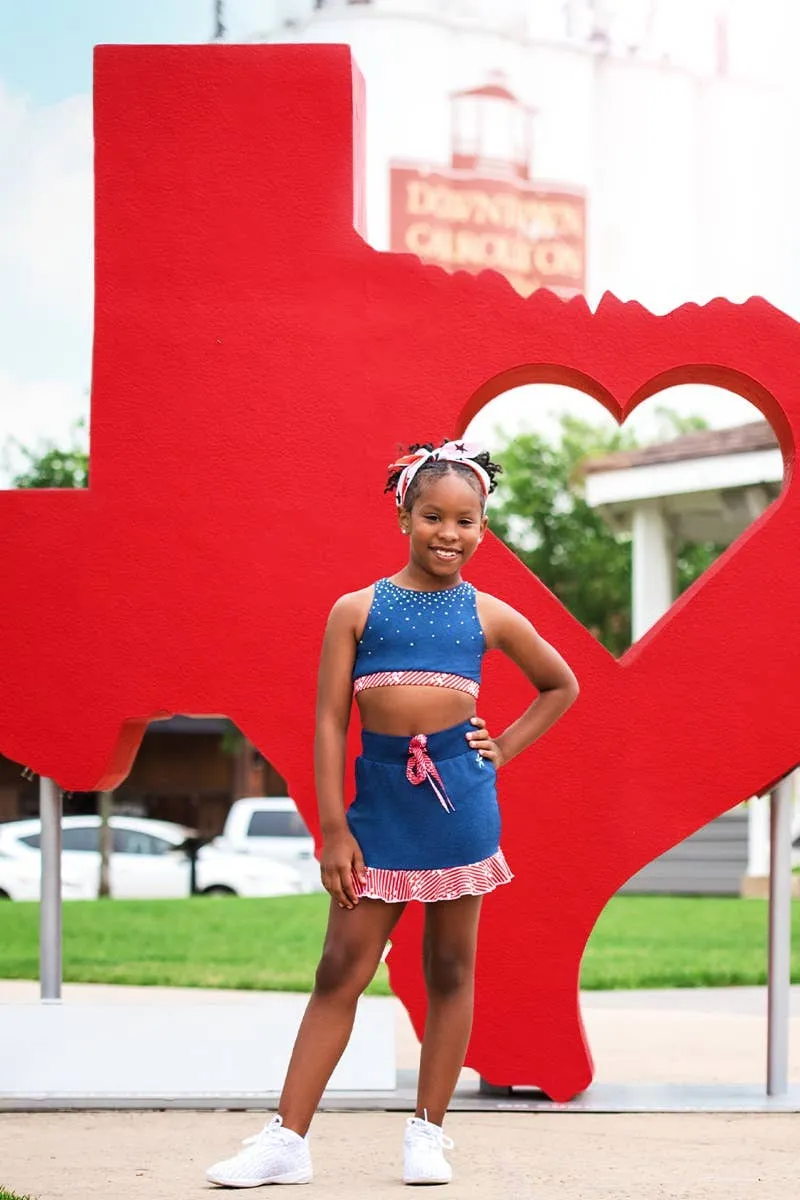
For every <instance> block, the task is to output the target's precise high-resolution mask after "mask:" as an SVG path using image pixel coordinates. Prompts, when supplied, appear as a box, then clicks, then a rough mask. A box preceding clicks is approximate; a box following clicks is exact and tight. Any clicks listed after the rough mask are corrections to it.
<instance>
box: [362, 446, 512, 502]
mask: <svg viewBox="0 0 800 1200" xmlns="http://www.w3.org/2000/svg"><path fill="white" fill-rule="evenodd" d="M447 441H448V439H447V438H445V439H444V440H443V441H442V442H441V445H442V446H444V445H446V443H447ZM435 449H436V447H435V446H434V444H433V442H415V443H414V445H413V446H409V447H408V449H407V450H402V449H401V453H403V454H415V453H416V452H417V451H418V450H429V451H432V450H435ZM472 461H473V462H475V463H477V464H478V466H479V467H482V468H483V470H484V471H485V472H486V474H487V475H488V477H489V492H490V494H491V493H492V492H493V491H494V490H495V488H496V487H497V476H498V475H499V474H500V473H501V472H502V470H503V468H502V467H501V466H500V464H499V463H496V462H492V460H491V457H490V455H489V451H488V450H481V452H480V453H479V454H476V455H474V456H473V458H472ZM451 472H452V473H453V474H455V475H460V476H461V478H462V479H465V480H466V482H467V483H468V484H469V485H470V487H472V488H474V489H475V491H476V492H477V493H478V494H479V496H480V498H481V503H483V492H482V491H481V486H480V483H479V481H478V479H477V477H476V475H475V472H474V471H473V470H471V469H470V467H468V466H466V464H465V463H460V462H453V461H452V460H451V459H444V458H442V459H435V458H431V459H429V460H428V461H427V462H424V463H423V464H422V466H421V467H420V468H419V470H418V471H417V473H416V475H415V476H414V478H413V479H412V480H411V483H410V484H409V485H408V491H407V492H406V495H405V500H404V502H403V507H404V508H405V510H406V512H411V509H412V508H413V507H414V502H415V500H416V499H417V497H418V496H419V493H420V491H421V490H422V487H423V485H424V484H425V483H426V482H428V481H429V480H433V479H441V478H442V476H443V475H449V474H450V473H451ZM402 473H403V467H402V466H401V465H399V464H397V465H395V466H394V467H393V468H392V469H391V471H390V473H389V477H388V479H387V480H386V487H385V488H384V489H383V490H384V493H386V492H394V491H396V489H397V485H398V483H399V480H400V476H401V475H402Z"/></svg>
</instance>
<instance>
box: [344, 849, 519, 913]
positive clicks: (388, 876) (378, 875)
mask: <svg viewBox="0 0 800 1200" xmlns="http://www.w3.org/2000/svg"><path fill="white" fill-rule="evenodd" d="M364 874H365V875H366V879H365V880H364V883H363V884H359V883H358V882H357V881H356V880H355V878H354V880H353V882H354V884H355V888H356V894H357V895H358V896H363V897H364V898H365V899H367V900H386V901H387V902H390V903H395V904H397V903H403V902H405V901H408V900H421V901H422V902H423V903H424V904H430V903H433V902H434V901H436V900H457V899H458V897H459V896H483V895H485V893H486V892H492V891H494V889H495V888H496V887H499V885H500V884H503V883H510V882H511V880H512V879H513V878H514V876H513V874H512V873H511V870H510V868H509V865H508V863H507V862H506V860H505V856H504V854H503V851H502V850H498V851H497V853H496V854H493V855H492V856H491V857H490V858H484V859H483V860H482V861H481V862H477V863H469V864H468V865H467V866H464V867H443V868H441V869H440V870H428V869H426V870H424V871H413V870H412V871H390V870H387V869H386V868H384V867H367V868H366V869H365V872H364Z"/></svg>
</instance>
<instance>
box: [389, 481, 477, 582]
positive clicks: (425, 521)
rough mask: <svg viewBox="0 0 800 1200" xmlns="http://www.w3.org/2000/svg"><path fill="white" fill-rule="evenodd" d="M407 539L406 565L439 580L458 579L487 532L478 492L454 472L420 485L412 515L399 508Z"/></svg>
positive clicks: (401, 525)
mask: <svg viewBox="0 0 800 1200" xmlns="http://www.w3.org/2000/svg"><path fill="white" fill-rule="evenodd" d="M399 520H400V528H401V530H402V531H403V533H407V534H409V536H410V539H411V542H410V547H409V563H410V564H411V565H413V566H416V567H417V568H418V569H419V570H421V571H423V572H425V573H426V574H427V575H431V576H433V577H435V578H436V579H439V580H448V579H450V578H456V577H458V574H459V572H460V571H461V568H462V566H463V565H464V563H465V562H467V561H468V560H469V559H470V558H472V555H473V554H474V553H475V551H476V550H477V548H478V545H479V543H480V541H481V539H482V538H483V535H484V533H485V532H486V525H487V520H486V517H485V516H484V515H483V509H482V506H481V499H480V496H479V495H478V492H477V491H476V490H475V488H474V487H472V486H471V485H470V484H469V483H468V482H467V480H466V479H464V478H463V477H462V476H461V475H459V474H457V473H456V472H455V471H448V473H447V474H446V475H440V476H438V477H437V478H434V479H431V480H430V482H425V483H423V484H422V487H421V489H420V492H419V495H418V496H417V498H416V500H415V501H414V505H413V508H412V510H411V512H410V513H409V512H406V511H405V509H400V512H399Z"/></svg>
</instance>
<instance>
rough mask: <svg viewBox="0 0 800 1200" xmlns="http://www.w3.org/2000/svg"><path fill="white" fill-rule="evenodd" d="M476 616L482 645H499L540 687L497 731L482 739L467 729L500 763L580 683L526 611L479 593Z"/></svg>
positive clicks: (552, 716) (536, 732) (557, 712)
mask: <svg viewBox="0 0 800 1200" xmlns="http://www.w3.org/2000/svg"><path fill="white" fill-rule="evenodd" d="M479 617H480V621H481V624H482V626H483V630H484V634H485V636H486V646H487V649H489V650H502V651H503V653H504V654H505V655H507V656H508V658H510V659H511V660H512V662H515V663H516V664H517V666H518V667H519V668H520V669H521V670H522V671H524V672H525V674H526V675H527V677H528V679H530V681H531V683H532V684H533V686H534V687H535V688H536V690H537V691H538V693H539V695H538V696H537V697H536V699H535V700H534V701H533V703H532V704H530V705H529V706H528V708H526V709H525V712H524V713H523V714H522V716H521V717H519V718H518V719H517V720H516V721H514V723H513V724H512V725H509V727H508V729H506V730H504V731H503V733H501V734H500V735H499V736H498V737H496V738H494V739H487V735H486V734H485V733H484V731H483V730H476V732H475V733H474V734H469V735H468V737H469V740H470V743H471V744H472V745H474V746H475V747H476V749H478V750H480V751H481V752H482V753H483V752H486V757H488V758H493V759H494V760H495V762H496V763H497V766H502V765H503V763H507V762H508V761H509V760H510V759H512V758H515V757H516V756H517V755H518V754H519V753H520V752H521V751H523V750H525V749H527V747H528V746H530V745H531V743H532V742H535V741H536V739H537V738H540V737H541V736H542V734H543V733H544V732H545V731H546V730H548V729H549V728H550V726H551V725H553V724H555V722H556V721H557V720H558V718H559V717H560V716H562V715H563V713H565V712H566V711H567V709H568V708H569V706H570V705H571V704H573V703H574V702H575V700H576V699H577V698H578V692H579V690H580V689H579V687H578V681H577V679H576V678H575V676H574V675H573V673H572V671H571V670H570V668H569V666H568V665H567V663H566V662H565V661H564V659H563V658H562V657H561V655H560V654H559V653H558V651H557V650H555V649H554V648H553V647H552V646H551V645H550V644H549V642H546V641H545V640H544V638H543V637H540V636H539V634H538V633H537V632H536V630H535V629H534V627H533V625H531V623H530V621H528V620H527V618H526V617H523V616H522V614H521V613H518V612H517V611H516V609H513V608H512V607H511V606H510V605H509V604H505V603H504V602H503V601H502V600H498V599H497V598H496V597H494V596H488V595H486V594H485V593H481V595H480V598H479ZM477 723H478V719H477V718H476V724H477ZM480 724H481V725H483V724H484V722H483V721H481V722H480ZM487 740H488V741H489V742H493V744H494V746H495V747H496V748H497V752H498V753H497V754H493V753H491V750H488V752H487V747H486V746H485V742H486V741H487ZM482 747H483V749H482Z"/></svg>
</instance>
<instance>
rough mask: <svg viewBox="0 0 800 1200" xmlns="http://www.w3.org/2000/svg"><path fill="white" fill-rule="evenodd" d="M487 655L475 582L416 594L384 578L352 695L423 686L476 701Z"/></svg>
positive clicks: (355, 672) (359, 651)
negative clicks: (449, 690) (462, 694)
mask: <svg viewBox="0 0 800 1200" xmlns="http://www.w3.org/2000/svg"><path fill="white" fill-rule="evenodd" d="M485 652H486V640H485V638H484V636H483V630H482V629H481V624H480V621H479V620H478V609H477V603H476V593H475V588H474V587H473V586H472V584H471V583H466V582H463V583H459V584H458V585H457V586H456V587H453V588H447V589H445V590H444V591H438V592H417V591H414V590H413V589H411V588H402V587H398V586H397V584H396V583H392V582H391V581H390V580H389V579H379V580H378V582H377V583H376V584H375V595H374V597H373V600H372V604H371V606H370V610H369V616H368V617H367V623H366V625H365V627H364V632H363V634H362V636H361V641H360V642H359V643H358V647H357V649H356V658H355V665H354V667H353V691H354V692H356V693H358V692H361V691H364V690H365V689H367V688H372V687H392V686H396V685H398V684H405V685H408V684H412V685H413V684H419V685H427V686H428V687H445V688H453V689H455V690H456V691H463V692H467V693H468V694H469V695H471V696H477V695H478V690H479V688H480V679H481V660H482V659H483V655H484V654H485Z"/></svg>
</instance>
